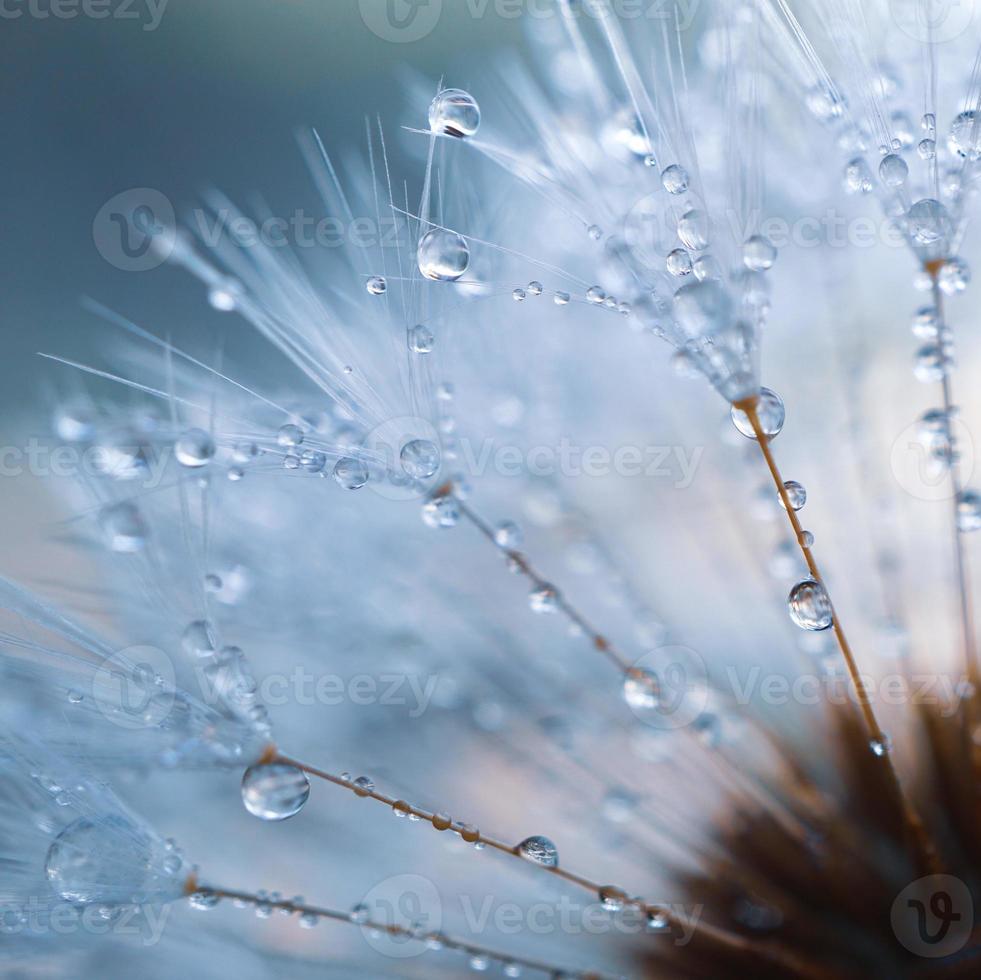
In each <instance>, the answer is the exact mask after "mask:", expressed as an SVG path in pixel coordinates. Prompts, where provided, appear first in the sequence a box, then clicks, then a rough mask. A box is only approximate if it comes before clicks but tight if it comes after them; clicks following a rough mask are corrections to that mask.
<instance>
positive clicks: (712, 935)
mask: <svg viewBox="0 0 981 980" xmlns="http://www.w3.org/2000/svg"><path fill="white" fill-rule="evenodd" d="M267 761H275V762H279V763H282V764H284V765H289V766H295V767H296V768H297V769H300V770H302V771H303V772H305V773H307V774H308V775H310V776H314V777H316V778H317V779H322V780H324V781H325V782H328V783H332V784H333V785H335V786H340V787H342V788H343V789H346V790H348V791H349V792H351V793H353V794H354V795H355V796H359V797H361V798H363V799H371V800H374V801H376V802H378V803H383V804H384V805H385V806H388V807H390V808H391V809H392V810H393V811H394V812H396V813H399V814H402V815H403V816H406V817H409V818H414V819H416V820H418V821H424V822H426V823H428V824H430V825H431V826H432V827H433V828H434V829H435V830H438V831H447V830H449V831H453V832H454V833H456V834H458V835H459V836H460V837H461V839H462V840H464V841H466V842H467V843H471V844H473V845H475V846H478V847H480V846H483V847H488V848H490V849H492V850H495V851H498V852H499V853H501V854H506V855H508V856H510V857H513V858H516V859H518V860H519V861H521V862H522V863H523V864H524V865H525V866H526V867H532V868H534V869H536V870H537V871H539V872H541V873H544V874H549V875H552V876H553V877H555V878H560V879H562V880H563V881H566V882H568V883H569V884H572V885H575V886H576V887H578V888H581V889H583V890H585V891H587V892H589V893H590V895H592V896H593V897H594V898H597V899H599V900H601V901H603V902H604V905H606V906H607V907H608V908H610V909H611V911H618V910H619V909H621V908H624V909H630V908H632V909H636V910H637V911H639V912H640V913H641V914H642V915H643V916H644V917H645V919H646V920H647V921H654V920H655V919H657V918H661V919H662V920H663V921H664V922H666V923H667V924H668V925H669V926H672V927H674V928H676V929H681V928H683V926H684V923H683V922H682V920H681V917H680V916H679V915H678V913H677V912H675V911H674V910H673V909H672V908H671V907H670V906H669V905H658V904H655V903H651V902H648V901H646V900H645V899H643V898H639V897H631V896H630V895H629V894H628V893H627V892H626V891H625V890H624V889H622V888H619V887H617V886H615V885H601V884H600V883H599V882H596V881H594V880H593V879H591V878H588V877H586V876H584V875H580V874H576V873H575V872H573V871H568V870H566V869H565V868H562V867H559V866H554V867H553V866H550V865H545V864H539V863H537V862H534V861H529V860H527V859H526V858H524V857H522V855H521V850H520V845H518V844H508V843H506V842H504V841H502V840H499V839H498V838H495V837H491V836H490V835H488V834H484V833H481V831H480V830H478V829H477V828H476V827H475V826H472V825H470V824H465V823H462V822H461V821H458V820H453V819H452V818H451V817H449V816H447V815H446V814H443V813H432V812H430V811H428V810H425V809H423V808H422V807H418V806H415V805H413V804H411V803H408V802H407V801H405V800H401V799H396V798H395V797H392V796H388V795H387V794H385V793H381V792H379V791H377V790H376V789H375V788H374V787H373V786H367V785H359V784H358V783H357V781H352V780H350V779H346V778H344V777H343V776H338V775H335V774H334V773H330V772H326V771H325V770H323V769H318V768H316V767H315V766H310V765H307V764H306V763H303V762H299V761H297V760H296V759H292V758H289V757H288V756H284V755H280V754H278V753H277V754H276V755H275V756H274V757H272V758H267ZM693 929H694V934H695V935H696V936H699V937H701V938H702V939H703V940H705V941H706V942H709V943H711V944H713V945H715V946H718V947H720V948H723V949H727V950H729V951H732V952H738V953H741V954H745V955H748V956H756V957H760V958H762V959H764V960H767V961H769V962H772V963H778V964H780V965H781V966H783V967H784V968H786V969H787V970H789V971H791V972H792V973H794V974H795V975H797V976H802V977H815V978H819V977H823V976H824V973H823V971H821V970H818V969H817V968H815V967H812V966H811V965H810V964H807V963H804V962H803V961H801V960H800V959H799V958H798V957H797V956H796V955H795V954H794V953H793V952H791V951H790V950H786V949H784V948H783V947H780V946H776V945H774V944H770V943H764V942H761V941H757V940H753V939H750V938H748V937H745V936H741V935H739V934H737V933H735V932H731V931H730V930H728V929H724V928H721V927H719V926H714V925H711V924H709V923H707V922H704V921H699V922H698V923H697V924H696V925H694V927H693Z"/></svg>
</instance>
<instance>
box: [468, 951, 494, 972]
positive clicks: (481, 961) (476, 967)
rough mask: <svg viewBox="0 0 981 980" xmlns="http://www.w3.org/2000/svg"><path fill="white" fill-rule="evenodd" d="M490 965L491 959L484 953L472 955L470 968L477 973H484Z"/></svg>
mask: <svg viewBox="0 0 981 980" xmlns="http://www.w3.org/2000/svg"><path fill="white" fill-rule="evenodd" d="M489 966H490V959H489V958H488V957H487V956H484V954H483V953H474V955H473V956H471V957H470V969H471V970H473V971H474V972H475V973H483V972H484V971H485V970H486V969H487V968H488V967H489Z"/></svg>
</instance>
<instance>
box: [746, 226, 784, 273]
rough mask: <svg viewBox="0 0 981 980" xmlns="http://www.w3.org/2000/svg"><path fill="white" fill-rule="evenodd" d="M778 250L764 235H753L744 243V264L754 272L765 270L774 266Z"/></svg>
mask: <svg viewBox="0 0 981 980" xmlns="http://www.w3.org/2000/svg"><path fill="white" fill-rule="evenodd" d="M776 258H777V250H776V249H775V248H774V247H773V245H772V244H771V243H770V241H769V240H768V239H766V238H764V237H763V236H762V235H752V236H751V237H750V238H747V239H746V244H745V245H743V265H745V266H746V268H747V269H749V270H750V271H752V272H765V271H766V270H767V269H770V268H772V267H773V263H774V262H775V261H776Z"/></svg>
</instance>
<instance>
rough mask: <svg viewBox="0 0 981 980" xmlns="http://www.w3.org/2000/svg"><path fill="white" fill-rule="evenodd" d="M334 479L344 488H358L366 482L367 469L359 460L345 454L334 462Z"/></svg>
mask: <svg viewBox="0 0 981 980" xmlns="http://www.w3.org/2000/svg"><path fill="white" fill-rule="evenodd" d="M334 479H335V480H336V481H337V484H338V486H341V487H343V488H344V489H345V490H360V489H361V487H363V486H364V485H365V484H366V483H367V482H368V470H367V468H366V467H365V465H364V464H363V463H362V462H361V461H360V460H357V459H351V457H349V456H345V457H344V458H343V459H339V460H338V461H337V462H336V463H335V464H334Z"/></svg>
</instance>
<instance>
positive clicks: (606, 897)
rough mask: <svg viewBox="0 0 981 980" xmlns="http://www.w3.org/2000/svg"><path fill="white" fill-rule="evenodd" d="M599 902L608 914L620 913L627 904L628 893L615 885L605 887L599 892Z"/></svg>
mask: <svg viewBox="0 0 981 980" xmlns="http://www.w3.org/2000/svg"><path fill="white" fill-rule="evenodd" d="M599 900H600V904H601V905H602V906H603V908H604V909H606V910H607V912H619V911H620V909H622V908H623V907H624V905H626V903H627V893H626V892H625V891H624V890H623V889H622V888H617V887H616V886H615V885H604V886H603V887H602V888H601V889H600V890H599Z"/></svg>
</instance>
